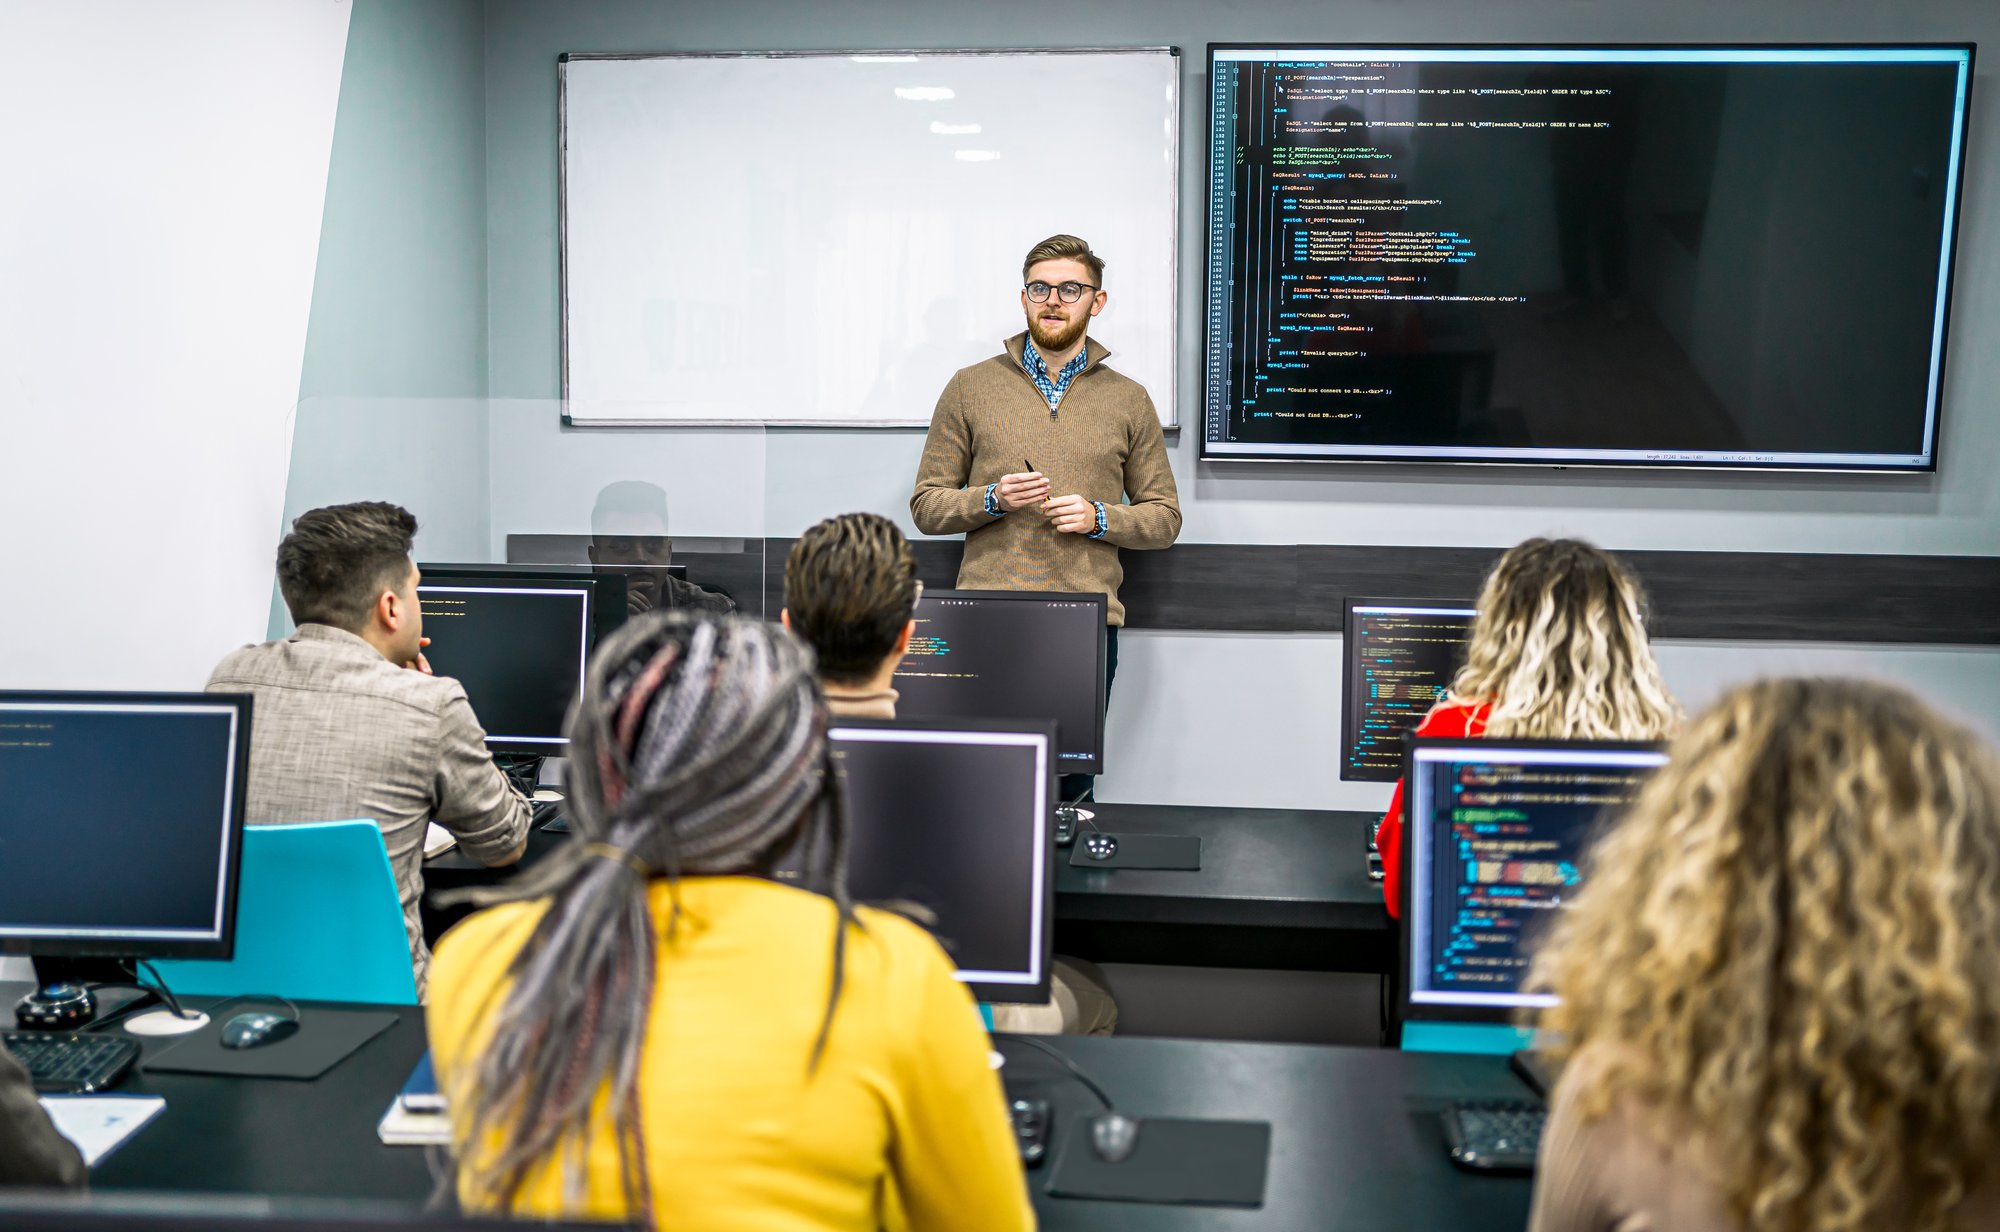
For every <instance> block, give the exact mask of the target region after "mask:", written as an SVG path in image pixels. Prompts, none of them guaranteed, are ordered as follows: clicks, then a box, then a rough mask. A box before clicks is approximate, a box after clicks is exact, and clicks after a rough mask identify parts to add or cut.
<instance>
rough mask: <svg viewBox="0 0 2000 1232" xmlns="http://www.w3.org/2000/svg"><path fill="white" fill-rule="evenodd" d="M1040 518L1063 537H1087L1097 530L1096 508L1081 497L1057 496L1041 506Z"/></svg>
mask: <svg viewBox="0 0 2000 1232" xmlns="http://www.w3.org/2000/svg"><path fill="white" fill-rule="evenodd" d="M1042 516H1043V517H1045V518H1047V519H1048V520H1049V521H1050V522H1051V523H1053V524H1054V525H1055V528H1056V529H1057V530H1059V531H1061V532H1062V533H1063V534H1065V535H1087V534H1090V533H1091V532H1092V531H1094V530H1096V529H1097V506H1096V505H1095V504H1093V503H1091V502H1090V501H1087V500H1085V499H1084V498H1083V497H1081V496H1058V497H1056V498H1055V499H1054V500H1052V501H1049V502H1047V503H1046V504H1044V505H1043V506H1042Z"/></svg>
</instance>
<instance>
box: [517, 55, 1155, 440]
mask: <svg viewBox="0 0 2000 1232" xmlns="http://www.w3.org/2000/svg"><path fill="white" fill-rule="evenodd" d="M1102 55H1163V56H1166V57H1168V58H1169V59H1170V60H1171V61H1172V62H1173V65H1174V72H1173V77H1172V81H1171V85H1170V87H1169V88H1170V89H1171V90H1172V92H1173V94H1172V98H1171V100H1170V105H1171V106H1172V108H1173V114H1174V121H1175V122H1174V124H1173V125H1172V126H1171V128H1170V129H1169V131H1168V144H1167V159H1168V165H1169V168H1170V170H1169V173H1168V174H1169V177H1170V178H1171V180H1172V183H1173V185H1174V203H1173V243H1172V244H1171V245H1170V246H1169V264H1168V277H1169V284H1168V285H1170V286H1172V287H1173V288H1174V294H1173V303H1171V304H1170V305H1168V308H1167V319H1168V322H1169V328H1170V329H1171V330H1172V333H1173V346H1172V348H1171V350H1170V352H1169V353H1170V354H1171V355H1172V356H1173V365H1174V366H1173V368H1172V372H1173V381H1174V384H1173V396H1172V397H1170V398H1169V399H1168V400H1167V402H1168V412H1169V413H1168V416H1167V418H1166V419H1164V420H1162V421H1161V423H1160V429H1161V431H1163V432H1167V433H1173V432H1178V431H1179V430H1180V427H1181V408H1180V362H1181V358H1180V337H1181V294H1180V286H1181V224H1182V221H1183V220H1182V218H1181V197H1182V192H1181V125H1182V124H1183V123H1185V122H1186V117H1184V116H1183V115H1182V114H1181V49H1180V48H1179V47H1172V46H1146V47H954V48H921V47H876V48H860V49H849V50H845V51H838V50H823V51H566V52H563V53H562V54H561V55H559V56H557V57H556V282H557V291H556V294H557V297H558V299H559V300H560V304H559V308H560V311H559V312H558V313H557V316H558V318H559V322H558V323H559V327H560V334H561V337H560V341H559V344H558V349H559V350H560V351H561V366H562V396H561V400H560V403H559V406H560V410H561V415H562V422H563V426H564V427H571V428H744V429H758V428H817V429H821V430H824V431H840V430H843V429H848V428H864V429H867V430H869V431H871V432H882V431H891V432H894V431H901V432H915V431H926V432H927V431H929V430H930V429H929V425H928V424H915V423H911V422H910V421H908V420H902V419H843V420H839V421H837V422H829V421H827V420H824V419H622V418H621V419H577V418H575V417H573V416H571V414H570V413H569V335H570V325H569V66H570V63H571V61H575V60H808V59H821V58H825V57H830V56H839V57H851V56H931V57H943V56H1102Z"/></svg>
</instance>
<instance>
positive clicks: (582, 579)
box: [417, 565, 625, 756]
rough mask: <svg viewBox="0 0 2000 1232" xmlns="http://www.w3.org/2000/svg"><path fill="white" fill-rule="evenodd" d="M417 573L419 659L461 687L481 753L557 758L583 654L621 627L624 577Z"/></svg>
mask: <svg viewBox="0 0 2000 1232" xmlns="http://www.w3.org/2000/svg"><path fill="white" fill-rule="evenodd" d="M418 569H419V572H420V573H421V574H422V577H421V579H420V580H419V582H418V585H417V601H418V603H419V605H420V606H421V607H422V609H423V615H424V636H426V637H428V638H430V639H431V644H430V646H429V647H428V648H427V649H426V650H425V651H424V655H425V657H426V658H428V659H429V661H430V665H431V670H432V671H434V672H436V673H437V674H438V675H440V676H450V677H451V678H453V679H454V680H457V681H458V682H459V683H460V684H462V685H464V686H465V695H466V697H467V698H468V699H469V700H470V701H471V703H472V712H473V714H475V715H477V716H478V718H479V723H480V726H482V727H484V728H485V729H486V746H487V747H488V748H489V749H491V750H492V751H494V752H496V753H517V754H533V755H539V756H561V755H562V753H563V752H564V750H566V749H567V748H568V747H569V742H568V740H567V739H566V738H565V737H564V735H563V724H564V723H565V722H566V721H567V720H568V717H569V708H570V705H571V703H573V702H574V701H575V700H576V698H577V696H578V695H579V693H580V692H581V691H582V688H583V678H584V668H585V665H586V663H587V662H588V661H589V657H590V651H591V649H592V647H594V646H595V645H596V644H597V640H598V639H599V638H600V637H602V636H604V635H605V634H606V633H609V632H610V631H611V630H613V629H616V628H617V627H618V626H619V625H620V624H622V623H623V622H624V620H625V578H624V577H623V576H622V575H618V574H602V573H596V572H593V571H591V570H589V569H587V568H564V567H562V566H545V567H541V568H534V569H526V568H515V567H510V566H505V565H420V566H418Z"/></svg>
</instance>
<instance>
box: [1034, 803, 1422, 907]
mask: <svg viewBox="0 0 2000 1232" xmlns="http://www.w3.org/2000/svg"><path fill="white" fill-rule="evenodd" d="M1094 808H1095V810H1096V813H1097V820H1096V821H1095V823H1094V824H1095V825H1096V826H1097V828H1098V829H1100V830H1107V831H1110V832H1112V833H1114V834H1115V833H1120V832H1128V833H1152V834H1192V835H1195V836H1196V837H1198V838H1200V839H1201V868H1200V869H1199V870H1198V871H1195V872H1164V871H1155V870H1152V869H1095V870H1094V869H1089V868H1084V867H1077V866H1073V865H1071V864H1070V863H1069V857H1068V853H1067V852H1065V853H1064V855H1063V858H1062V861H1061V863H1060V865H1059V867H1058V871H1057V873H1056V915H1057V917H1058V918H1060V919H1065V920H1070V919H1075V920H1118V921H1129V922H1132V923H1152V922H1167V923H1174V924H1222V925H1232V926H1238V927H1273V928H1338V929H1370V930H1383V931H1386V930H1387V928H1388V914H1387V913H1386V912H1385V911H1383V909H1382V891H1381V888H1380V887H1379V886H1378V885H1377V884H1376V883H1375V882H1373V881H1370V880H1369V879H1368V869H1367V866H1366V862H1365V855H1364V853H1365V851H1366V850H1367V845H1368V831H1369V828H1370V827H1372V826H1373V825H1374V824H1375V823H1376V822H1377V821H1379V820H1381V818H1380V817H1379V816H1377V815H1376V814H1373V813H1334V812H1314V811H1308V810H1305V809H1234V808H1196V807H1191V806H1186V805H1170V804H1099V805H1095V806H1094Z"/></svg>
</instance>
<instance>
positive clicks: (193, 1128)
mask: <svg viewBox="0 0 2000 1232" xmlns="http://www.w3.org/2000/svg"><path fill="white" fill-rule="evenodd" d="M13 991H14V992H16V993H18V992H19V991H21V990H20V989H19V988H16V989H14V990H13ZM5 995H7V990H5V989H0V996H5ZM306 1012H307V1017H306V1023H307V1028H308V1029H310V1022H311V1007H310V1006H307V1007H306ZM397 1014H398V1021H397V1023H396V1025H395V1026H393V1027H391V1028H390V1029H389V1030H388V1031H387V1032H385V1033H383V1034H382V1035H380V1036H377V1037H376V1038H375V1039H373V1040H371V1041H369V1042H368V1043H367V1044H365V1045H363V1046H362V1048H361V1050H360V1051H358V1052H356V1053H354V1054H353V1055H352V1056H350V1057H348V1058H347V1059H346V1060H344V1061H342V1062H341V1063H340V1064H339V1065H337V1066H335V1067H334V1069H332V1070H331V1071H329V1072H328V1073H327V1074H326V1075H325V1076H324V1077H322V1078H320V1079H319V1080H317V1081H314V1082H292V1081H285V1080H281V1079H258V1078H225V1077H214V1076H206V1075H195V1074H152V1073H140V1074H138V1075H136V1076H134V1077H133V1078H131V1079H128V1080H127V1081H126V1083H125V1084H124V1085H123V1086H122V1087H121V1088H119V1089H120V1090H121V1091H124V1092H130V1093H151V1094H157V1095H161V1096H164V1097H165V1098H166V1101H167V1110H166V1111H165V1112H164V1113H163V1114H161V1116H160V1118H159V1119H158V1120H156V1121H154V1122H153V1123H152V1124H150V1125H148V1126H146V1127H145V1128H144V1129H142V1130H140V1131H139V1133H138V1134H137V1135H135V1136H134V1137H133V1138H132V1139H131V1140H130V1141H128V1142H127V1143H125V1145H124V1146H122V1147H120V1148H119V1149H118V1150H117V1151H116V1152H115V1153H113V1154H112V1155H111V1156H110V1157H109V1158H108V1159H106V1160H105V1161H104V1162H103V1163H102V1164H100V1165H99V1166H98V1168H97V1169H96V1170H95V1171H94V1172H93V1173H92V1174H91V1184H92V1186H93V1187H94V1188H97V1189H100V1190H104V1189H118V1190H141V1189H143V1190H158V1191H182V1192H187V1191H194V1192H202V1193H229V1194H251V1193H254V1194H265V1195H270V1196H273V1197H278V1198H301V1197H304V1198H366V1199H374V1200H380V1201H390V1202H399V1203H408V1204H411V1205H413V1206H414V1205H419V1204H421V1203H422V1202H423V1201H424V1200H425V1199H426V1198H427V1197H428V1196H429V1194H430V1192H431V1187H432V1181H431V1173H430V1170H429V1167H428V1165H427V1163H426V1160H425V1156H426V1151H425V1150H424V1149H423V1148H419V1147H387V1146H383V1145H381V1144H380V1143H379V1142H378V1141H377V1140H376V1137H375V1125H376V1122H377V1121H378V1120H380V1119H381V1116H382V1113H383V1111H384V1110H385V1109H386V1108H387V1107H388V1105H389V1101H390V1100H391V1099H393V1098H394V1097H395V1094H396V1092H397V1090H398V1089H400V1088H401V1086H402V1084H403V1080H404V1079H405V1078H407V1077H408V1076H409V1072H410V1069H411V1067H413V1066H414V1065H415V1064H416V1062H417V1058H418V1057H419V1056H420V1055H421V1054H422V1053H423V1050H424V1039H423V1026H422V1011H420V1010H418V1009H415V1008H409V1007H404V1008H399V1009H397ZM1047 1042H1048V1043H1050V1044H1052V1045H1053V1046H1055V1047H1056V1048H1059V1049H1061V1050H1062V1051H1063V1052H1064V1053H1065V1054H1066V1055H1068V1056H1069V1057H1070V1058H1071V1059H1072V1060H1074V1061H1075V1062H1076V1063H1077V1064H1078V1065H1080V1066H1082V1067H1083V1068H1084V1070H1085V1071H1086V1072H1088V1073H1089V1074H1090V1075H1091V1077H1092V1078H1094V1079H1096V1080H1097V1082H1098V1083H1099V1085H1101V1086H1103V1087H1104V1088H1105V1089H1106V1090H1107V1091H1108V1092H1109V1093H1110V1095H1111V1097H1112V1098H1113V1099H1114V1100H1116V1101H1117V1103H1118V1105H1119V1108H1120V1110H1121V1111H1124V1112H1126V1113H1127V1114H1128V1115H1134V1116H1139V1117H1145V1116H1149V1115H1151V1116H1196V1117H1219V1118H1227V1119H1242V1120H1264V1121H1269V1122H1271V1124H1272V1137H1271V1166H1270V1175H1269V1180H1268V1184H1267V1187H1266V1192H1265V1205H1264V1206H1263V1207H1262V1208H1261V1209H1257V1210H1228V1209H1204V1208H1194V1207H1167V1206H1156V1205H1149V1204H1133V1203H1120V1202H1080V1201H1074V1200H1068V1199H1056V1198H1050V1197H1048V1196H1047V1195H1046V1194H1045V1193H1043V1192H1042V1188H1043V1186H1045V1185H1046V1184H1047V1182H1048V1177H1049V1175H1050V1173H1051V1167H1052V1163H1051V1164H1045V1165H1044V1166H1043V1167H1042V1168H1039V1169H1037V1170H1035V1171H1034V1172H1031V1173H1029V1174H1028V1180H1029V1185H1030V1188H1031V1189H1032V1190H1033V1192H1034V1195H1035V1205H1036V1207H1037V1209H1038V1210H1039V1211H1040V1214H1041V1226H1042V1227H1043V1228H1045V1229H1064V1228H1076V1229H1091V1230H1092V1232H1117V1230H1119V1229H1127V1228H1131V1229H1138V1228H1145V1229H1165V1230H1172V1229H1194V1228H1203V1229H1206V1228H1259V1229H1307V1228H1313V1229H1319V1228H1341V1229H1358V1230H1366V1229H1374V1228H1381V1229H1397V1230H1399V1232H1400V1230H1402V1229H1408V1228H1447V1227H1448V1228H1455V1229H1467V1230H1475V1232H1476V1230H1478V1229H1486V1228H1493V1229H1518V1228H1521V1227H1522V1226H1524V1225H1525V1223H1526V1221H1527V1210H1528V1196H1529V1183H1528V1182H1527V1181H1526V1180H1525V1179H1500V1178H1491V1177H1482V1176H1473V1175H1468V1174H1465V1173H1462V1172H1459V1171H1457V1170H1456V1169H1454V1168H1453V1167H1452V1166H1451V1164H1450V1163H1449V1162H1448V1161H1447V1160H1446V1158H1445V1154H1444V1148H1443V1145H1442V1142H1443V1137H1442V1131H1441V1130H1440V1128H1439V1126H1438V1116H1437V1114H1438V1112H1439V1111H1440V1110H1441V1109H1442V1108H1443V1106H1444V1104H1445V1103H1446V1102H1447V1101H1449V1100H1453V1099H1464V1098H1475V1099H1476V1098H1495V1097H1509V1096H1512V1097H1519V1096H1520V1095H1521V1093H1522V1091H1523V1088H1522V1087H1521V1085H1520V1083H1519V1082H1518V1080H1516V1079H1515V1078H1514V1077H1513V1076H1512V1074H1510V1073H1509V1071H1508V1069H1507V1065H1506V1062H1505V1060H1504V1059H1501V1058H1497V1057H1459V1056H1440V1055H1426V1054H1417V1053H1397V1052H1379V1051H1374V1050H1369V1049H1356V1048H1319V1047H1306V1046H1301V1045H1286V1044H1235V1043H1215V1042H1208V1041H1191V1040H1156V1039H1120V1038H1111V1039H1078V1038H1069V1037H1059V1038H1052V1039H1049V1040H1048V1041H1047ZM147 1046H148V1048H149V1049H151V1048H153V1047H156V1046H158V1045H156V1044H154V1043H151V1042H149V1043H148V1045H147ZM997 1047H998V1048H999V1050H1000V1051H1001V1053H1002V1054H1003V1055H1005V1056H1006V1058H1007V1065H1006V1067H1005V1069H1004V1070H1003V1071H1002V1072H1003V1075H1004V1077H1005V1078H1006V1080H1007V1085H1008V1089H1009V1090H1010V1091H1011V1092H1014V1093H1016V1094H1027V1095H1038V1096H1041V1097H1043V1098H1046V1099H1048V1100H1050V1101H1051V1102H1052V1103H1053V1104H1054V1108H1055V1122H1056V1125H1057V1127H1058V1129H1057V1133H1058V1135H1059V1134H1060V1132H1061V1129H1060V1127H1061V1125H1062V1122H1063V1120H1064V1118H1065V1117H1066V1116H1067V1115H1068V1114H1069V1113H1072V1112H1082V1111H1091V1110H1094V1109H1095V1108H1096V1103H1095V1101H1094V1099H1093V1098H1092V1097H1091V1096H1090V1095H1089V1094H1088V1093H1087V1092H1086V1091H1085V1090H1084V1089H1083V1088H1082V1086H1081V1085H1079V1084H1078V1083H1077V1082H1076V1081H1075V1080H1074V1079H1073V1078H1071V1077H1069V1075H1068V1073H1067V1071H1065V1070H1064V1069H1063V1068H1062V1067H1061V1066H1060V1065H1059V1064H1057V1063H1056V1062H1055V1061H1054V1060H1053V1059H1052V1058H1050V1057H1048V1056H1045V1055H1043V1054H1042V1053H1040V1052H1038V1051H1037V1050H1035V1049H1034V1048H1032V1047H1030V1046H1028V1045H1025V1044H1021V1043H1019V1042H1016V1041H1014V1040H1012V1039H1010V1038H1009V1037H1007V1036H1000V1037H998V1039H997ZM1142 1132H1143V1131H1142ZM1061 1145H1062V1144H1061V1142H1060V1141H1059V1140H1057V1141H1053V1142H1052V1143H1051V1148H1052V1149H1051V1153H1050V1159H1051V1161H1053V1159H1054V1157H1055V1151H1056V1150H1059V1149H1060V1148H1061Z"/></svg>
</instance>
